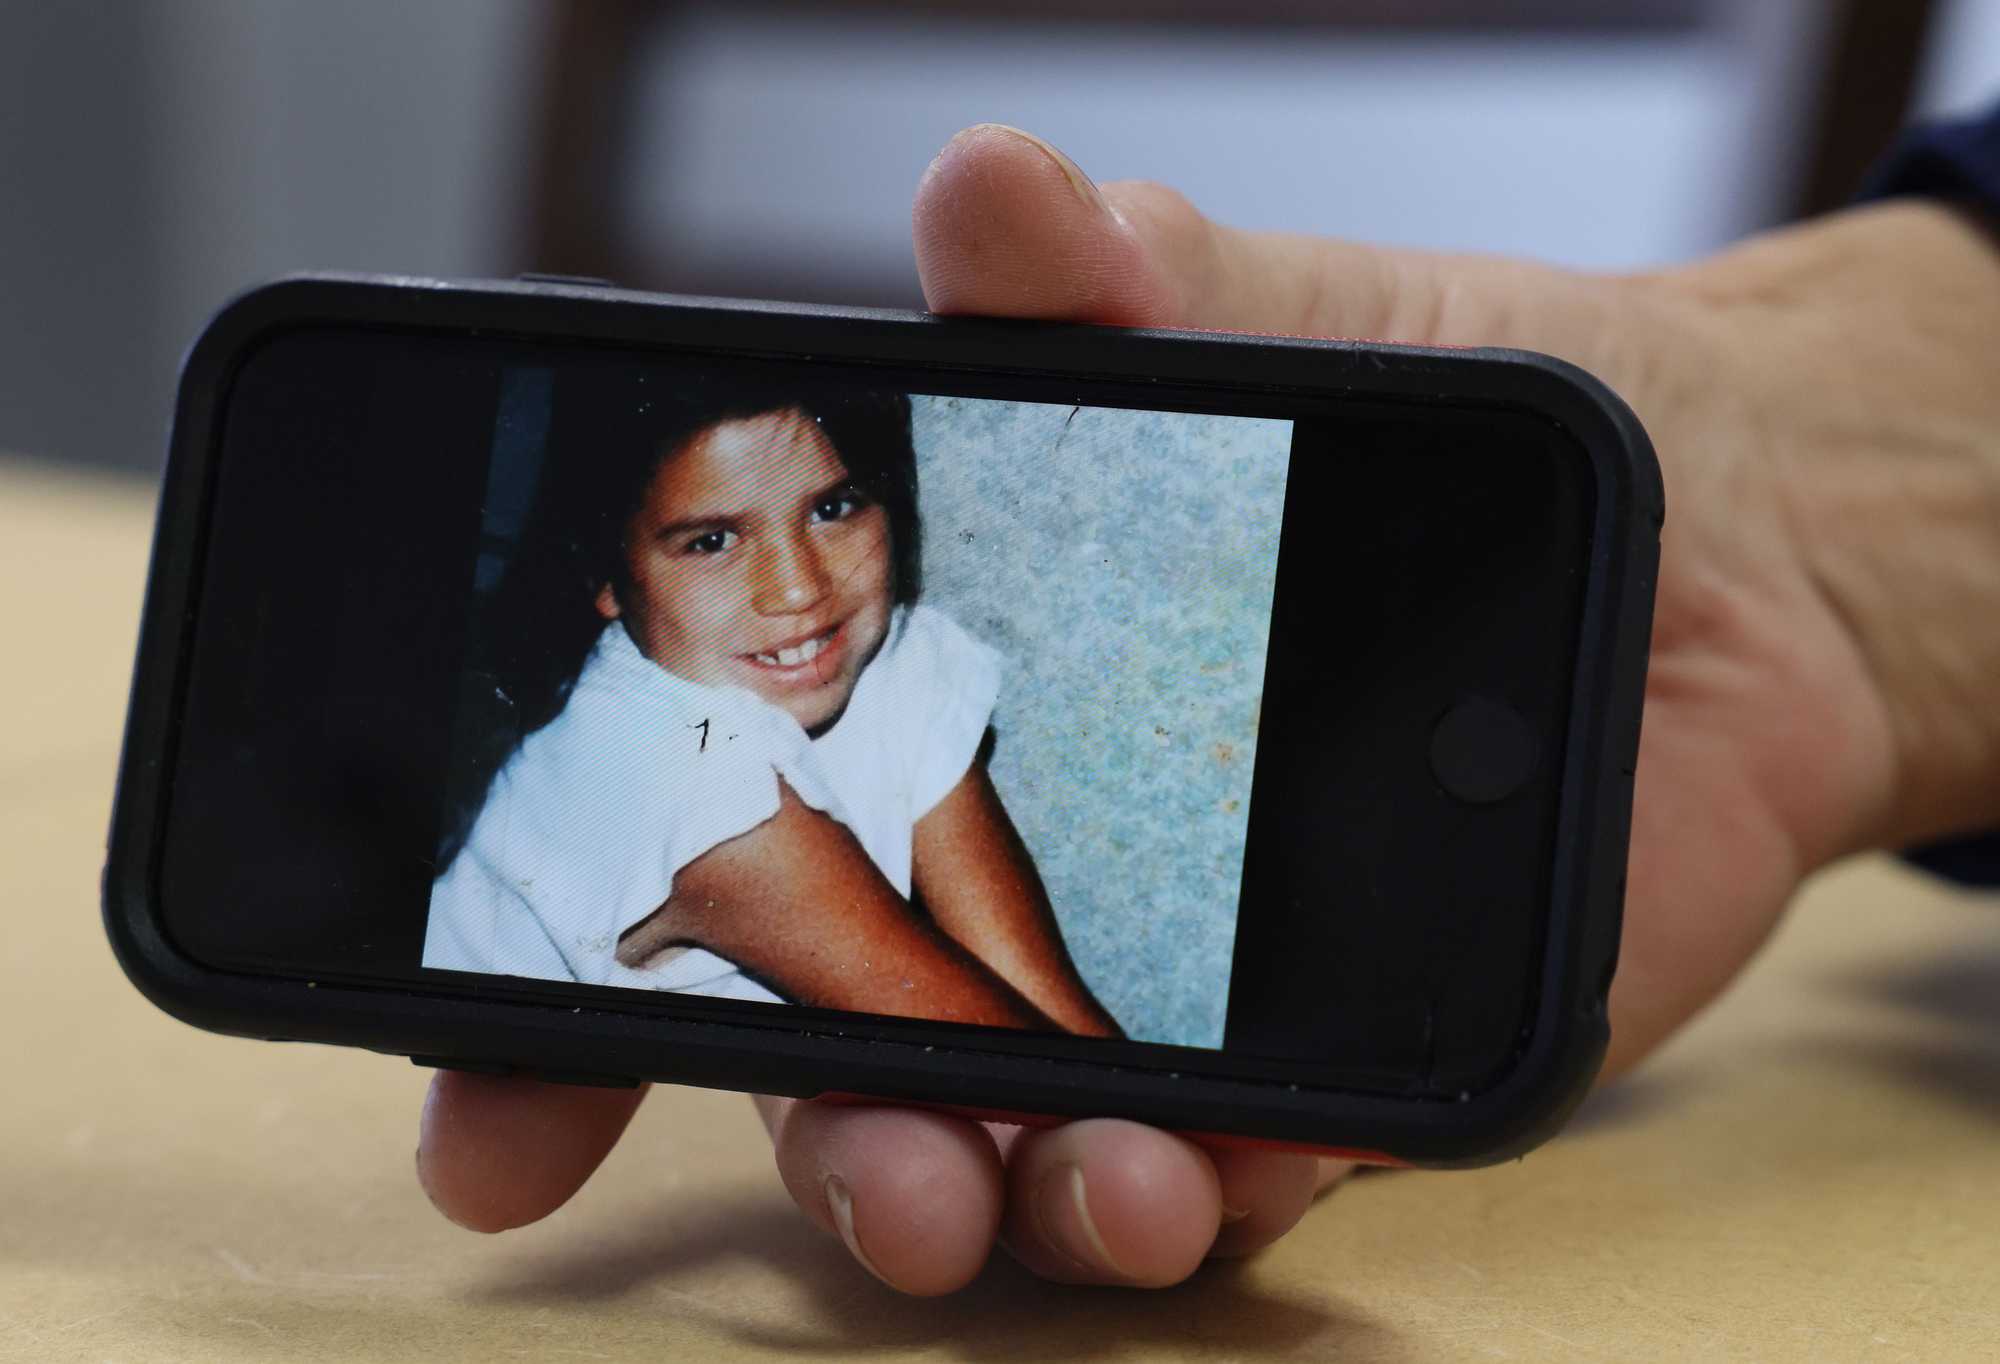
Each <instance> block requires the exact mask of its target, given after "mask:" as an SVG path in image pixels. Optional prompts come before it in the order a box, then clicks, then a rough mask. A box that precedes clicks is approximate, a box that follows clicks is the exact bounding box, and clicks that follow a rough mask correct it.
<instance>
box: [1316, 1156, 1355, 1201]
mask: <svg viewBox="0 0 2000 1364" xmlns="http://www.w3.org/2000/svg"><path fill="white" fill-rule="evenodd" d="M1355 1169H1356V1166H1355V1163H1354V1162H1353V1161H1351V1160H1341V1159H1339V1158H1338V1157H1335V1156H1321V1157H1320V1158H1319V1169H1318V1171H1317V1172H1316V1174H1317V1177H1316V1178H1315V1179H1314V1180H1313V1196H1314V1197H1315V1198H1317V1197H1318V1196H1319V1195H1321V1194H1323V1193H1325V1192H1326V1191H1327V1190H1328V1189H1331V1188H1332V1187H1333V1186H1334V1185H1336V1184H1338V1183H1340V1181H1341V1180H1343V1179H1346V1178H1347V1177H1348V1176H1349V1175H1351V1174H1353V1173H1354V1171H1355Z"/></svg>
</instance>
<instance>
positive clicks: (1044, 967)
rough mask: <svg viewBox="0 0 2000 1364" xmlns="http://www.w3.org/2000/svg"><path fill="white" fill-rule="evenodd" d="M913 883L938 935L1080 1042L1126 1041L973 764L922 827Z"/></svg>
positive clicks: (1031, 863) (1024, 850) (989, 784)
mask: <svg viewBox="0 0 2000 1364" xmlns="http://www.w3.org/2000/svg"><path fill="white" fill-rule="evenodd" d="M914 857H915V867H914V871H913V876H912V879H913V881H914V882H915V885H916V890H917V894H918V895H919V896H920V897H921V898H922V900H923V903H924V908H925V909H927V910H929V911H930V913H931V917H932V918H933V919H935V920H936V922H937V925H938V927H939V928H941V929H943V930H944V931H945V932H946V933H948V934H950V935H951V936H952V938H954V939H955V940H956V941H958V942H959V943H961V944H963V945H964V946H965V948H966V949H967V950H968V951H970V952H971V953H972V954H973V955H975V956H977V957H978V958H979V959H980V960H981V961H983V962H985V963H986V964H987V965H988V966H990V967H992V968H993V970H994V971H996V972H997V973H999V975H1000V976H1001V977H1002V978H1003V979H1004V980H1006V981H1007V982H1008V984H1010V985H1012V986H1013V987H1014V988H1015V989H1017V990H1019V991H1020V992H1021V993H1022V994H1023V995H1025V996H1027V998H1028V999H1029V1000H1030V1001H1032V1002H1033V1003H1034V1004H1035V1005H1036V1006H1037V1007H1038V1008H1040V1009H1041V1011H1042V1012H1043V1013H1045V1014H1047V1015H1048V1016H1049V1017H1050V1018H1052V1019H1054V1020H1055V1021H1056V1022H1057V1023H1060V1024H1061V1025H1062V1026H1063V1027H1065V1028H1067V1029H1069V1031H1071V1032H1073V1033H1084V1034H1088V1035H1090V1036H1094V1037H1122V1036H1124V1035H1125V1034H1124V1030H1123V1029H1121V1028H1120V1027H1119V1026H1118V1020H1117V1019H1115V1018H1113V1017H1112V1016H1111V1015H1110V1014H1109V1013H1106V1012H1105V1010H1104V1006H1103V1005H1101V1004H1099V1003H1098V1002H1097V1000H1096V998H1095V997H1094V996H1093V995H1092V994H1091V993H1090V987H1089V986H1087V985H1085V984H1084V983H1083V977H1082V976H1080V975H1078V974H1077V969H1076V964H1075V963H1074V962H1072V961H1071V960H1070V956H1069V951H1068V949H1067V948H1065V947H1064V946H1063V940H1062V931H1061V930H1060V929H1059V928H1058V927H1057V926H1056V920H1055V915H1054V914H1053V913H1051V912H1050V910H1049V896H1048V892H1047V891H1046V890H1044V889H1043V888H1042V878H1041V876H1040V875H1039V874H1038V873H1037V872H1036V871H1035V862H1034V859H1033V858H1032V857H1030V856H1029V854H1028V849H1027V847H1026V845H1024V844H1023V843H1022V842H1021V835H1020V834H1019V833H1018V832H1016V831H1015V829H1014V822H1013V820H1011V819H1009V818H1008V817H1007V807H1006V806H1005V805H1003V804H1001V802H1000V793H999V792H997V791H995V790H994V789H993V783H992V781H991V780H989V779H988V777H987V775H986V769H985V768H984V767H983V766H981V765H979V764H977V763H975V764H973V766H972V767H971V768H970V769H969V770H968V771H967V772H966V774H965V775H964V776H963V777H961V778H960V779H959V782H958V785H956V786H954V787H953V788H952V789H951V791H950V792H949V793H947V794H946V796H945V798H944V799H943V800H941V801H939V802H938V803H937V805H936V806H934V807H933V808H932V809H931V811H930V813H929V814H927V815H925V816H924V817H923V818H922V819H920V820H918V821H917V829H916V847H915V851H914Z"/></svg>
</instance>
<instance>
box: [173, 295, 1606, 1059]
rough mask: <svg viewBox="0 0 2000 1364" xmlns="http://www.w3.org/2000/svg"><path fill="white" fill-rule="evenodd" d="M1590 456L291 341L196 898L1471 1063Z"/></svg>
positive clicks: (1069, 1024) (1226, 404) (709, 362)
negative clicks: (1468, 730)
mask: <svg viewBox="0 0 2000 1364" xmlns="http://www.w3.org/2000/svg"><path fill="white" fill-rule="evenodd" d="M1587 475H1588V468H1587V465H1585V464H1584V462H1583V460H1582V458H1581V456H1580V455H1578V454H1577V453H1576V452H1575V451H1574V450H1573V449H1571V448H1570V447H1569V446H1568V445H1567V444H1566V442H1565V440H1564V438H1563V437H1562V436H1561V434H1560V433H1559V432H1556V431H1554V430H1553V429H1552V428H1548V427H1546V426H1544V425H1542V424H1540V423H1538V422H1537V421H1534V420H1532V419H1528V418H1525V417H1522V416H1520V415H1518V414H1509V413H1504V412H1494V411H1484V412H1479V411H1475V412H1464V411H1451V410H1446V409H1433V408H1414V407H1413V408H1396V407H1394V406H1391V405H1383V404H1375V405H1362V404H1346V405H1342V404H1337V403H1329V402H1328V401H1327V400H1325V399H1304V398H1296V397H1287V396H1285V395H1281V394H1250V393H1242V392H1229V391H1222V390H1209V391H1202V390H1191V389H1180V390H1172V389H1162V388H1153V389H1148V388H1145V387H1142V386H1138V385H1133V384H1129V383H1126V384H1118V383H1112V382H1096V383H1090V382H1081V381H1077V380H1075V379H1040V380H1028V379H1019V378H1013V379H1000V378H995V377H993V376H978V375H966V374H953V373H946V372H931V373H924V372H913V371H902V372H884V371H880V370H868V369H864V368H862V367H858V366H844V367H843V366H838V365H830V364H806V363H800V362H797V361H779V360H770V361H753V360H744V359H740V358H723V357H717V356H704V355H700V354H687V353H679V354H660V353H650V354H642V353H625V352H618V351H600V350H591V349H587V348H583V347H569V348H551V347H548V346H540V345H536V344H533V343H530V342H525V341H508V340H502V339H490V338H471V337H445V336H423V335H415V336H412V335H389V334H372V333H364V332H359V331H346V330H338V329H327V330H319V331H308V332H301V333H295V334H292V335H290V336H287V337H285V338H284V339H281V340H279V341H275V342H271V343H268V344H266V345H265V346H263V347H262V348H261V349H260V350H259V351H258V352H257V353H256V354H255V355H254V356H253V358H252V359H250V360H249V361H248V362H247V363H246V365H245V366H244V368H243V370H242V372H241V373H240V374H239V376H238V378H237V381H236V383H235V385H234V386H233V388H232V391H231V396H230V405H229V409H228V415H227V417H226V420H225V422H224V433H223V438H222V457H221V459H220V460H219V461H218V466H217V472H216V475H215V479H216V482H215V488H214V492H213V503H212V505H213V513H212V521H211V528H210V533H209V537H208V541H207V546H206V558H207V562H206V564H205V572H204V583H205V586H204V590H203V593H202V597H201V600H200V602H199V605H198V608H197V611H196V612H195V619H194V625H193V629H194V631H195V665H194V669H193V675H192V680H191V683H190V686H189V688H188V692H187V697H186V714H185V724H186V726H187V733H188V734H189V736H190V738H189V739H188V741H185V742H183V744H182V745H181V746H180V750H179V755H178V758H177V767H176V781H175V787H174V793H173V798H172V801H171V803H170V810H169V818H170V821H171V823H172V825H173V827H174V831H175V836H174V837H173V838H172V839H171V840H170V841H169V845H168V854H167V857H166V859H165V862H164V864H163V867H162V904H163V907H164V912H165V916H166V919H167V921H168V923H169V925H170V927H171V929H172V930H173V932H174V934H175V936H176V938H177V939H178V940H179V941H180V942H181V944H182V946H183V948H184V949H185V950H188V951H190V952H191V953H192V954H194V955H196V956H198V957H201V958H203V959H205V960H208V961H210V962H212V963H216V964H224V965H231V966H236V967H239V968H243V969H258V970H266V971H280V972H283V973H286V974H291V975H305V976H308V977H321V976H324V977H329V978H340V979H344V980H357V981H363V982H368V983H377V984H394V983H396V982H404V983H411V982H424V983H427V984H431V985H435V986H437V987H438V988H446V989H471V990H500V991H506V992H509V993H514V994H519V995H523V996H525V997H529V998H541V999H546V1000H550V1001H598V1002H600V1003H603V1004H605V1005H606V1006H608V1007H609V1006H615V1007H633V1008H669V1009H676V1010H680V1011H682V1012H684V1013H686V1012H689V1011H692V1012H693V1013H694V1014H695V1015H697V1016H701V1015H704V1014H707V1015H717V1014H720V1015H726V1016H729V1017H732V1018H752V1019H760V1018H761V1019H772V1020H779V1021H780V1022H781V1023H782V1020H783V1019H784V1018H786V1017H789V1018H792V1019H795V1020H806V1019H810V1020H816V1021H820V1022H824V1021H826V1020H828V1019H832V1020H837V1021H839V1022H841V1023H842V1024H843V1025H844V1026H851V1027H869V1026H873V1027H879V1028H882V1029H893V1028H894V1027H895V1026H896V1023H895V1020H898V1019H924V1020H935V1021H939V1022H943V1023H946V1024H955V1025H961V1026H976V1027H980V1028H982V1029H984V1030H987V1031H989V1032H990V1033H992V1034H993V1035H994V1036H995V1037H996V1038H1002V1037H1005V1036H1007V1035H1013V1041H1011V1042H1003V1043H1002V1044H1003V1045H1013V1046H1019V1047H1024V1048H1029V1049H1032V1048H1034V1047H1041V1048H1043V1049H1055V1050H1060V1049H1062V1048H1065V1047H1074V1046H1078V1045H1082V1043H1083V1041H1084V1039H1113V1043H1114V1044H1115V1045H1119V1046H1126V1047H1132V1048H1138V1049H1141V1050H1143V1049H1147V1048H1154V1049H1157V1048H1162V1047H1165V1048H1175V1049H1185V1051H1186V1053H1187V1054H1188V1055H1190V1056H1198V1055H1199V1054H1202V1053H1212V1054H1217V1055H1220V1054H1223V1053H1231V1054H1232V1055H1233V1058H1234V1059H1235V1060H1236V1061H1238V1062H1245V1061H1247V1062H1251V1063H1268V1064H1270V1065H1273V1066H1281V1065H1286V1064H1289V1065H1293V1066H1296V1065H1299V1064H1306V1065H1311V1066H1316V1067H1320V1068H1322V1069H1324V1070H1325V1071H1326V1072H1328V1073H1334V1074H1338V1075H1339V1076H1340V1077H1342V1080H1343V1082H1344V1083H1351V1084H1356V1085H1360V1086H1363V1087H1367V1086H1369V1085H1374V1086H1376V1087H1385V1086H1396V1087H1402V1088H1410V1087H1411V1086H1412V1083H1413V1077H1414V1083H1415V1085H1416V1087H1417V1088H1420V1089H1421V1088H1430V1089H1436V1090H1439V1091H1443V1090H1446V1089H1452V1088H1464V1087H1466V1086H1468V1085H1473V1084H1475V1083H1476V1082H1477V1079H1478V1077H1480V1076H1482V1075H1485V1074H1490V1073H1493V1072H1494V1071H1495V1070H1496V1068H1498V1067H1500V1066H1502V1065H1503V1064H1504V1061H1505V1058H1506V1055H1507V1054H1508V1052H1509V1050H1510V1049H1511V1048H1512V1047H1514V1046H1516V1045H1518V1042H1519V1038H1520V1034H1521V1028H1522V1026H1523V1024H1522V1020H1523V1019H1525V1018H1526V1017H1527V1016H1528V1014H1529V1011H1530V1008H1531V1005H1532V1002H1533V1001H1532V992H1533V984H1532V982H1533V980H1534V976H1535V962H1536V955H1535V954H1536V952H1537V950H1538V947H1539V941H1540V939H1539V934H1540V925H1541V923H1542V921H1543V919H1544V918H1545V917H1546V912H1545V908H1544V907H1543V906H1542V905H1541V904H1540V900H1539V897H1542V896H1545V894H1546V881H1547V870H1546V869H1547V863H1548V860H1549V841H1550V839H1551V837H1552V830H1553V827H1554V823H1553V821H1554V792H1555V789H1556V786H1557V781H1556V778H1557V774H1558V771H1559V766H1560V762H1561V758H1562V742H1563V726H1564V720H1565V715H1566V707H1567V697H1568V689H1569V687H1570V679H1571V672H1572V669H1573V666H1574V662H1575V659H1574V653H1575V636H1576V630H1577V615H1578V604H1579V600H1580V592H1581V581H1582V578H1583V576H1584V573H1583V570H1584V566H1585V559H1586V555H1587V554H1588V550H1589V544H1590V518H1591V513H1592V502H1591V491H1590V487H1589V483H1588V477H1587ZM1467 717H1471V718H1470V719H1468V718H1467ZM1467 724H1471V725H1473V726H1474V727H1475V728H1477V727H1478V726H1479V725H1481V724H1484V725H1485V726H1486V727H1487V728H1486V730H1484V731H1482V733H1483V734H1484V735H1485V736H1486V737H1485V739H1484V740H1483V741H1482V742H1483V747H1480V746H1478V745H1475V747H1477V748H1478V750H1479V752H1480V753H1482V754H1485V755H1487V757H1488V758H1489V759H1490V757H1491V753H1492V752H1493V751H1494V748H1495V743H1496V742H1498V743H1499V748H1500V749H1501V750H1504V752H1503V758H1504V759H1505V760H1503V761H1499V764H1498V766H1499V769H1501V770H1499V771H1498V774H1497V775H1495V772H1494V770H1493V768H1494V763H1493V762H1492V761H1488V762H1487V763H1486V765H1485V766H1484V767H1483V768H1481V769H1480V771H1479V772H1478V773H1475V774H1474V777H1473V778H1467V777H1466V776H1465V774H1464V773H1463V771H1461V770H1458V769H1462V768H1463V767H1464V763H1463V762H1460V763H1458V764H1457V766H1456V768H1455V767H1454V764H1453V759H1452V756H1451V753H1450V752H1449V751H1448V749H1449V744H1448V742H1447V740H1448V739H1449V735H1450V734H1451V733H1453V732H1456V731H1453V729H1452V726H1453V725H1457V726H1459V728H1460V729H1461V730H1462V729H1463V728H1464V726H1465V725H1467ZM1494 735H1498V736H1499V739H1498V740H1495V738H1494V737H1493V736H1494ZM1510 764H1511V765H1510ZM1475 765H1476V764H1475ZM1385 1020H1386V1024H1385ZM1197 1063H1198V1062H1197Z"/></svg>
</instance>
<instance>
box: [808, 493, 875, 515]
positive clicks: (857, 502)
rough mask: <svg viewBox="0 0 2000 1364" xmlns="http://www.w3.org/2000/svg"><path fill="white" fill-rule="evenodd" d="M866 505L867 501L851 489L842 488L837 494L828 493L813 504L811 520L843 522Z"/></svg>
mask: <svg viewBox="0 0 2000 1364" xmlns="http://www.w3.org/2000/svg"><path fill="white" fill-rule="evenodd" d="M867 505H868V499H867V498H866V497H864V496H862V495H861V493H860V492H858V491H857V490H855V489H853V488H842V489H840V490H838V491H837V492H831V493H828V494H827V495H826V496H825V497H822V498H821V499H820V500H819V501H817V502H815V503H813V509H812V514H813V520H815V521H845V520H846V519H847V518H848V517H850V516H852V515H854V513H856V512H858V511H860V510H861V509H862V508H863V507H865V506H867Z"/></svg>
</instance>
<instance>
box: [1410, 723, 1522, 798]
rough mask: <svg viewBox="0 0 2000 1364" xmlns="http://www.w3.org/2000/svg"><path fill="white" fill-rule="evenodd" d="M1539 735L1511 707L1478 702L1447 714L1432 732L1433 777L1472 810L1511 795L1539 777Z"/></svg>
mask: <svg viewBox="0 0 2000 1364" xmlns="http://www.w3.org/2000/svg"><path fill="white" fill-rule="evenodd" d="M1535 747H1536V745H1535V735H1534V732H1533V731H1532V730H1530V729H1529V728H1528V722H1527V721H1525V720H1523V719H1522V718H1521V716H1520V714H1519V713H1518V712H1517V711H1515V710H1514V708H1513V707H1511V706H1504V705H1502V704H1500V703H1499V702H1498V701H1489V700H1487V699H1486V698H1485V697H1482V696H1474V697H1471V698H1469V699H1467V700H1464V701H1461V702H1459V703H1458V704H1457V705H1455V706H1453V707H1452V708H1451V709H1450V710H1448V711H1446V712H1445V714H1444V718H1443V719H1441V720H1439V721H1438V722H1437V728H1436V729H1434V730H1432V731H1431V771H1432V772H1433V773H1435V774H1436V775H1437V779H1438V784H1439V785H1441V786H1443V787H1444V789H1445V790H1446V791H1449V792H1450V793H1451V794H1452V795H1454V796H1456V797H1457V798H1458V799H1460V800H1462V801H1465V802H1466V803H1467V804H1469V805H1491V804H1493V803H1494V802H1496V801H1502V800H1505V799H1507V797H1509V796H1511V795H1513V794H1514V793H1515V792H1516V791H1518V790H1520V789H1521V788H1522V787H1523V786H1525V785H1527V784H1528V779H1529V778H1530V777H1532V776H1534V775H1535Z"/></svg>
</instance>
